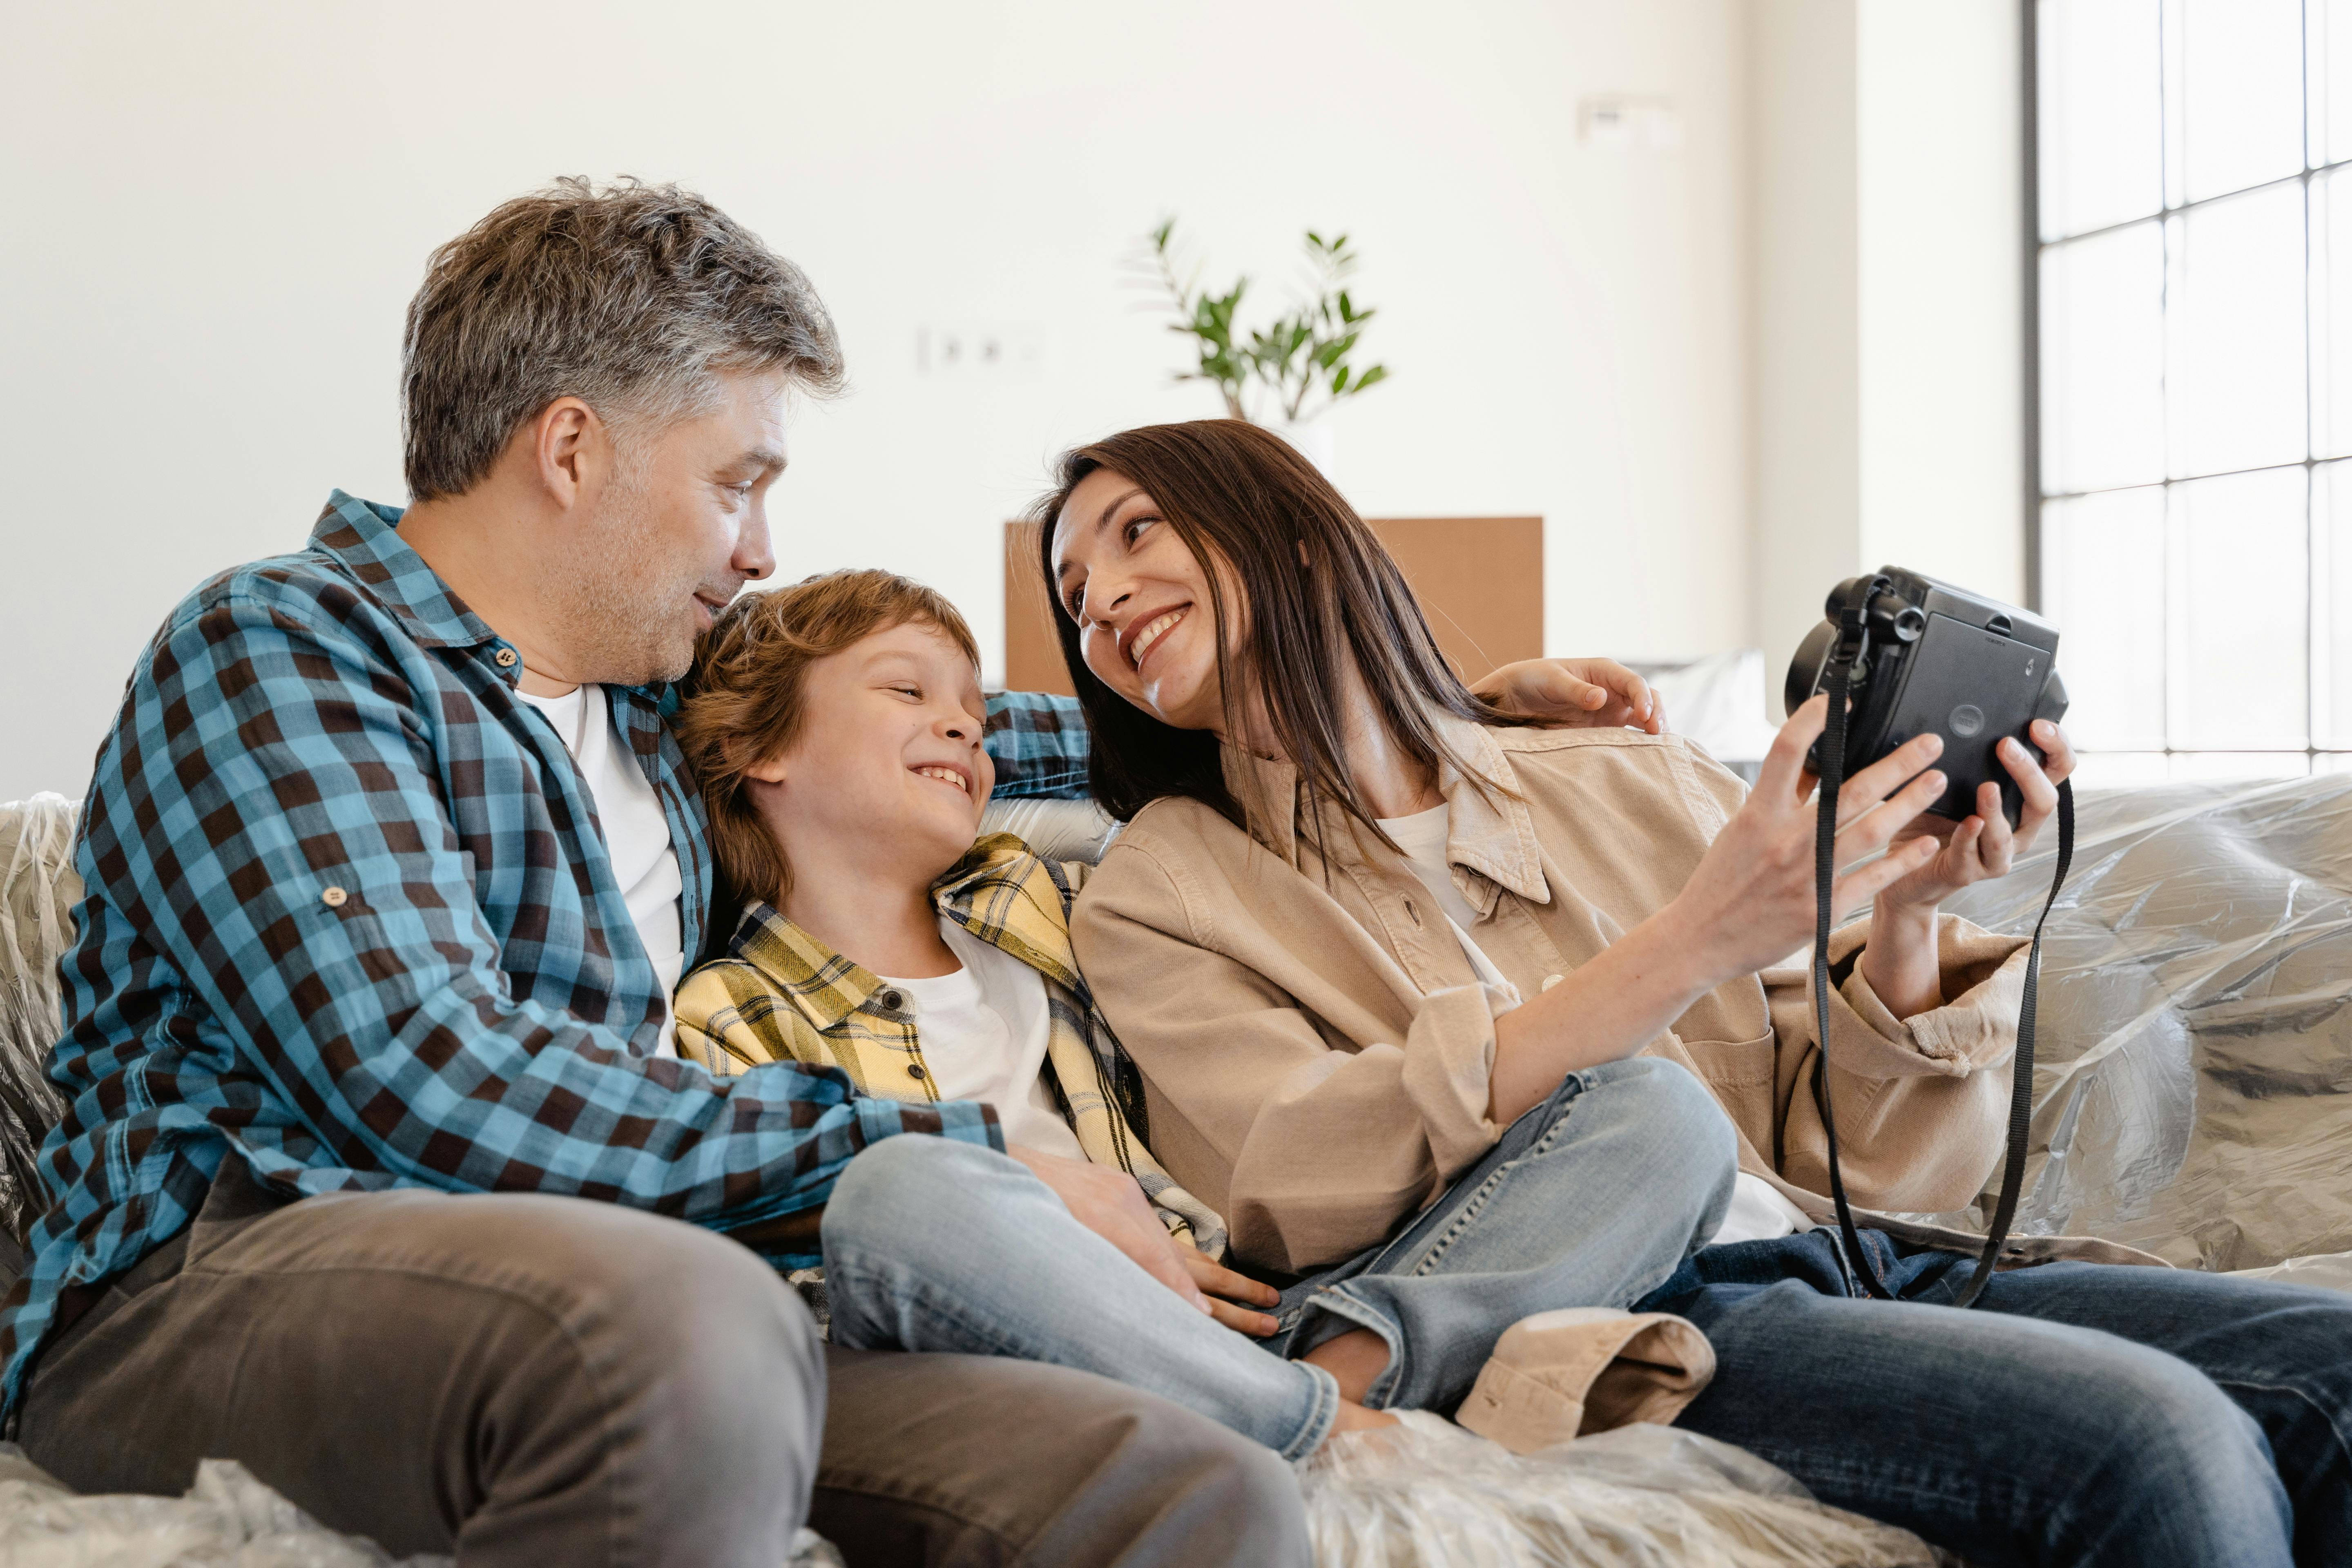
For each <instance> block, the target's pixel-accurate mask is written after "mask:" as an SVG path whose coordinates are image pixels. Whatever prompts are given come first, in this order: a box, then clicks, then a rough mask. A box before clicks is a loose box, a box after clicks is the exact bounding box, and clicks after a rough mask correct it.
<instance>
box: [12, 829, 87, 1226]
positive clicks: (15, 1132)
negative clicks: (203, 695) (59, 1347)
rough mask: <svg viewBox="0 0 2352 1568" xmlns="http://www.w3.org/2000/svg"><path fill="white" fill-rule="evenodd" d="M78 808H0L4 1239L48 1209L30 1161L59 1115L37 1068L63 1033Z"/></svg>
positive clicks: (77, 888)
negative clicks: (64, 959)
mask: <svg viewBox="0 0 2352 1568" xmlns="http://www.w3.org/2000/svg"><path fill="white" fill-rule="evenodd" d="M74 809H75V808H74V805H73V803H72V802H71V801H69V800H68V799H66V798H65V796H63V795H35V796H34V797H33V798H32V799H30V800H24V801H15V802H12V803H10V804H8V805H0V1230H5V1232H6V1235H7V1236H8V1237H10V1238H16V1237H23V1236H24V1235H25V1233H26V1231H28V1230H30V1229H31V1228H32V1226H33V1221H34V1220H35V1219H36V1218H37V1217H38V1216H39V1215H40V1213H41V1211H42V1210H43V1209H45V1208H47V1206H48V1205H47V1202H45V1201H42V1200H40V1199H37V1198H36V1197H35V1196H34V1194H37V1193H39V1192H40V1190H41V1184H40V1180H39V1178H38V1177H37V1175H36V1174H35V1173H34V1169H33V1155H34V1153H35V1152H36V1151H37V1150H38V1149H39V1148H40V1146H41V1139H42V1138H43V1136H44V1135H46V1134H47V1131H48V1130H49V1129H50V1128H51V1127H53V1126H55V1125H57V1121H58V1117H60V1116H62V1115H64V1114H65V1100H64V1099H63V1097H61V1096H60V1095H59V1094H58V1091H57V1089H56V1088H55V1086H53V1085H52V1084H51V1083H50V1082H49V1080H48V1079H47V1078H46V1077H45V1076H43V1073H42V1070H41V1068H42V1063H43V1062H45V1061H46V1060H47V1058H48V1054H49V1047H51V1046H53V1045H55V1044H56V1043H57V1039H58V1030H59V1028H60V1027H61V1026H60V1024H59V1022H58V954H59V953H61V952H64V951H65V949H66V942H67V941H68V938H70V937H71V935H72V934H73V906H74V904H75V903H76V902H78V901H79V900H80V898H81V879H80V878H79V877H77V876H75V875H74V870H73V833H74ZM12 1261H13V1259H12V1258H0V1263H5V1262H12Z"/></svg>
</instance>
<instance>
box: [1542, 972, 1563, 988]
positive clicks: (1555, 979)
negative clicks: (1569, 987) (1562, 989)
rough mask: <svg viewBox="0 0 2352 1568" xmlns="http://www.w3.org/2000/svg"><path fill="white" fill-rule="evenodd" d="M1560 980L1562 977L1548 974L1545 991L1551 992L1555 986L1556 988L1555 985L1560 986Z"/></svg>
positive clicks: (1545, 979) (1544, 984)
mask: <svg viewBox="0 0 2352 1568" xmlns="http://www.w3.org/2000/svg"><path fill="white" fill-rule="evenodd" d="M1560 979H1561V977H1560V976H1559V975H1557V974H1547V975H1545V976H1544V983H1543V988H1544V989H1545V990H1547V991H1549V990H1550V989H1551V988H1552V987H1553V986H1555V985H1557V984H1559V983H1560Z"/></svg>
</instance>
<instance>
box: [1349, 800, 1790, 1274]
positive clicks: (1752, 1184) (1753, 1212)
mask: <svg viewBox="0 0 2352 1568" xmlns="http://www.w3.org/2000/svg"><path fill="white" fill-rule="evenodd" d="M1379 821H1380V825H1381V832H1383V833H1385V834H1387V835H1388V836H1389V837H1390V838H1391V839H1392V840H1394V841H1395V843H1396V847H1398V848H1399V849H1402V850H1403V851H1404V858H1405V860H1406V862H1407V863H1408V864H1410V865H1411V866H1412V874H1413V875H1414V876H1416V877H1418V878H1420V879H1421V884H1422V886H1423V887H1425V888H1427V889H1429V896H1430V897H1431V898H1433V899H1435V900H1437V907H1438V908H1439V909H1440V910H1444V913H1445V919H1446V923H1448V924H1449V925H1451V926H1453V928H1454V938H1455V939H1456V940H1457V941H1459V942H1461V943H1462V952H1463V954H1464V956H1465V957H1467V958H1468V959H1469V960H1470V967H1471V968H1472V969H1473V970H1475V972H1476V973H1477V975H1478V978H1479V979H1481V980H1483V981H1485V982H1486V984H1489V985H1496V984H1500V985H1502V986H1504V987H1505V989H1508V988H1509V982H1507V981H1506V980H1504V979H1503V976H1502V973H1501V971H1499V970H1497V969H1496V967H1495V963H1494V961H1493V960H1491V959H1489V958H1488V957H1487V956H1486V954H1485V953H1484V952H1480V951H1479V948H1478V944H1477V943H1476V942H1473V941H1472V940H1471V939H1470V927H1472V926H1474V925H1475V924H1477V923H1478V911H1477V910H1475V909H1473V908H1472V907H1471V905H1470V901H1469V900H1467V899H1465V898H1464V897H1463V896H1462V890H1461V889H1459V888H1456V887H1455V886H1454V868H1453V865H1452V864H1451V862H1449V861H1448V860H1447V859H1446V858H1445V837H1446V834H1447V833H1448V832H1449V831H1450V830H1451V828H1452V826H1453V812H1452V808H1451V807H1448V806H1445V805H1436V806H1433V807H1432V808H1430V809H1429V810H1427V811H1420V812H1415V813H1414V814H1413V815H1412V816H1383V817H1381V818H1380V819H1379ZM1812 1227H1813V1222H1812V1221H1811V1220H1810V1219H1808V1218H1806V1217H1805V1211H1804V1210H1802V1209H1801V1208H1799V1207H1798V1206H1797V1205H1794V1204H1792V1203H1790V1201H1789V1200H1788V1199H1787V1198H1785V1197H1782V1196H1781V1195H1780V1192H1779V1190H1778V1189H1776V1188H1775V1187H1774V1186H1773V1185H1772V1184H1771V1183H1769V1182H1768V1181H1766V1180H1765V1179H1764V1178H1763V1177H1761V1176H1758V1175H1751V1174H1749V1173H1748V1172H1746V1171H1742V1172H1740V1173H1739V1175H1738V1180H1737V1181H1735V1182H1734V1183H1733V1184H1732V1188H1731V1207H1730V1209H1729V1210H1728V1211H1727V1213H1726V1214H1725V1215H1724V1219H1723V1224H1722V1226H1720V1227H1719V1228H1718V1229H1717V1231H1716V1233H1715V1235H1714V1236H1713V1237H1709V1238H1708V1242H1707V1245H1708V1246H1710V1247H1720V1246H1722V1245H1723V1244H1724V1243H1726V1242H1732V1241H1762V1240H1765V1239H1767V1238H1768V1237H1776V1236H1788V1235H1790V1234H1791V1233H1793V1232H1796V1231H1800V1230H1811V1229H1812Z"/></svg>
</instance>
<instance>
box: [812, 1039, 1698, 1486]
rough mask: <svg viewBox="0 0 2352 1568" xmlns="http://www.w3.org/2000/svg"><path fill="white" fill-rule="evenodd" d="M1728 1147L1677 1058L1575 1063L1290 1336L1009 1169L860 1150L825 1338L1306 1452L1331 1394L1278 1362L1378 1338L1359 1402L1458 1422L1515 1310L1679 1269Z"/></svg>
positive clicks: (1618, 1295)
mask: <svg viewBox="0 0 2352 1568" xmlns="http://www.w3.org/2000/svg"><path fill="white" fill-rule="evenodd" d="M1735 1158H1736V1155H1735V1143H1734V1140H1733V1137H1732V1132H1731V1124H1730V1122H1729V1121H1727V1120H1726V1119H1725V1117H1724V1114H1723V1112H1722V1110H1720V1108H1718V1107H1717V1105H1716V1103H1715V1100H1714V1099H1713V1098H1712V1097H1711V1096H1710V1095H1709V1094H1708V1093H1707V1091H1706V1089H1705V1088H1704V1087H1703V1086H1701V1085H1700V1083H1699V1082H1698V1080H1697V1079H1695V1078H1693V1077H1692V1076H1691V1075H1690V1074H1689V1073H1688V1072H1686V1071H1685V1070H1684V1069H1683V1068H1680V1067H1677V1066H1675V1064H1674V1063H1671V1062H1665V1061H1659V1060H1656V1059H1654V1058H1635V1059H1633V1060H1630V1061H1621V1062H1611V1063H1608V1064H1607V1065H1605V1066H1602V1067H1598V1068H1591V1069H1589V1070H1587V1071H1583V1072H1579V1073H1574V1074H1571V1075H1570V1077H1569V1078H1568V1079H1567V1081H1566V1082H1564V1083H1563V1084H1561V1086H1560V1088H1559V1090H1558V1091H1557V1092H1556V1093H1554V1094H1553V1096H1552V1097H1551V1099H1549V1100H1547V1101H1545V1102H1544V1103H1543V1104H1542V1105H1540V1106H1538V1107H1537V1108H1536V1109H1535V1110H1530V1111H1528V1113H1527V1114H1526V1115H1525V1116H1522V1117H1521V1118H1519V1120H1518V1121H1517V1122H1515V1123H1513V1124H1512V1125H1511V1126H1510V1127H1509V1128H1508V1129H1507V1130H1506V1131H1505V1133H1504V1135H1503V1137H1502V1138H1501V1139H1500V1140H1498V1141H1497V1142H1496V1145H1495V1147H1494V1148H1493V1149H1492V1150H1490V1151H1488V1152H1487V1153H1486V1156H1485V1157H1484V1158H1483V1159H1481V1160H1480V1161H1479V1162H1478V1163H1476V1164H1475V1165H1474V1166H1472V1167H1471V1168H1470V1170H1469V1171H1468V1172H1466V1173H1465V1174H1464V1175H1463V1176H1462V1177H1461V1178H1460V1179H1459V1180H1457V1181H1456V1182H1455V1183H1454V1185H1453V1186H1452V1187H1450V1188H1448V1189H1447V1190H1446V1192H1445V1193H1444V1194H1443V1195H1441V1196H1440V1197H1439V1198H1438V1200H1437V1201H1436V1202H1435V1203H1434V1204H1433V1205H1430V1207H1429V1208H1427V1209H1426V1210H1424V1211H1423V1213H1422V1214H1421V1215H1419V1216H1418V1217H1417V1218H1415V1219H1414V1220H1413V1221H1412V1223H1411V1224H1410V1225H1408V1226H1406V1227H1405V1229H1404V1230H1403V1232H1402V1234H1400V1235H1399V1236H1398V1237H1396V1238H1395V1239H1393V1240H1391V1241H1389V1242H1386V1243H1383V1244H1382V1245H1381V1246H1380V1247H1373V1248H1371V1249H1370V1250H1368V1251H1366V1252H1365V1253H1363V1254H1362V1255H1360V1256H1359V1257H1357V1258H1351V1259H1349V1260H1348V1261H1347V1262H1345V1263H1343V1264H1340V1265H1339V1266H1338V1267H1336V1268H1330V1269H1328V1270H1326V1271H1324V1272H1322V1273H1319V1274H1317V1275H1314V1276H1311V1277H1309V1278H1307V1279H1302V1280H1299V1281H1297V1283H1295V1284H1293V1285H1292V1286H1291V1288H1290V1289H1287V1290H1286V1291H1285V1292H1284V1294H1283V1300H1282V1305H1281V1307H1280V1308H1279V1309H1278V1310H1277V1313H1276V1316H1277V1317H1278V1319H1279V1321H1281V1323H1282V1330H1281V1331H1280V1332H1279V1333H1277V1334H1276V1337H1275V1338H1274V1339H1272V1340H1270V1341H1252V1340H1250V1339H1248V1338H1246V1337H1245V1336H1244V1335H1242V1334H1239V1333H1236V1332H1234V1331H1232V1330H1230V1329H1227V1328H1224V1327H1223V1326H1221V1325H1220V1324H1218V1323H1216V1322H1215V1321H1213V1320H1211V1319H1209V1318H1207V1317H1205V1316H1202V1314H1201V1313H1199V1312H1198V1311H1196V1310H1193V1309H1192V1308H1191V1307H1190V1306H1187V1305H1186V1304H1185V1303H1184V1301H1183V1300H1182V1299H1181V1298H1180V1297H1179V1296H1177V1295H1176V1294H1175V1293H1174V1292H1173V1291H1171V1290H1170V1289H1167V1288H1166V1287H1165V1286H1163V1285H1161V1284H1160V1283H1159V1282H1158V1281H1157V1280H1155V1279H1152V1278H1151V1277H1150V1276H1149V1275H1147V1274H1146V1273H1144V1271H1143V1270H1142V1269H1141V1268H1138V1267H1136V1265H1135V1264H1133V1263H1132V1262H1130V1261H1129V1259H1128V1258H1126V1257H1124V1256H1123V1255H1122V1254H1120V1253H1119V1252H1118V1249H1117V1248H1115V1247H1112V1246H1111V1245H1110V1244H1109V1243H1108V1242H1107V1241H1105V1240H1103V1239H1102V1238H1101V1237H1097V1236H1096V1235H1095V1234H1094V1233H1093V1232H1091V1231H1089V1230H1087V1229H1086V1228H1085V1227H1084V1226H1080V1225H1079V1224H1078V1223H1077V1221H1076V1220H1075V1219H1073V1218H1072V1217H1071V1216H1070V1214H1069V1211H1068V1210H1067V1209H1066V1208H1064V1207H1063V1206H1062V1203H1061V1200H1060V1199H1058V1198H1056V1197H1055V1195H1054V1194H1053V1193H1052V1192H1051V1191H1050V1190H1049V1189H1047V1187H1046V1186H1045V1184H1044V1183H1042V1182H1040V1181H1038V1180H1037V1179H1036V1178H1035V1177H1034V1175H1032V1174H1031V1173H1029V1171H1028V1169H1027V1168H1026V1167H1025V1166H1024V1165H1022V1164H1021V1163H1019V1162H1017V1161H1014V1160H1012V1159H1008V1158H1006V1157H1005V1156H1003V1155H1002V1154H997V1153H994V1152H992V1151H989V1150H986V1149H980V1148H975V1147H973V1146H972V1145H971V1144H967V1143H961V1142H950V1140H947V1139H943V1138H920V1137H898V1138H891V1139H887V1140H886V1141H884V1142H881V1143H878V1144H876V1145H875V1146H874V1147H873V1148H871V1149H868V1150H866V1152H864V1153H862V1154H860V1155H858V1157H857V1158H856V1159H855V1160H853V1161H851V1162H850V1164H849V1167H848V1169H847V1170H845V1172H844V1173H842V1176H841V1179H840V1181H839V1182H838V1183H836V1184H835V1187H834V1191H833V1196H832V1199H831V1201H830V1202H829V1203H828V1205H827V1206H826V1208H825V1214H824V1261H825V1279H826V1283H827V1287H828V1289H829V1292H830V1294H831V1297H832V1302H833V1334H834V1340H835V1342H836V1343H838V1344H842V1345H845V1346H849V1347H852V1348H856V1349H897V1350H909V1351H950V1352H967V1353H980V1354H989V1355H1008V1356H1020V1357H1024V1358H1025V1359H1028V1360H1032V1361H1045V1362H1053V1363H1057V1364H1059V1365H1063V1366H1074V1367H1078V1368H1080V1369H1082V1370H1085V1371H1088V1372H1095V1373H1101V1374H1102V1375H1104V1376H1106V1377H1110V1378H1116V1379H1118V1381H1120V1382H1122V1383H1126V1384H1130V1385H1132V1386H1135V1387H1139V1388H1142V1389H1145V1390H1147V1391H1149V1392H1150V1393H1153V1394H1160V1395H1162V1396H1164V1397H1166V1398H1169V1399H1172V1400H1174V1401H1175V1402H1177V1403H1178V1404H1180V1405H1188V1406H1190V1407H1191V1408H1192V1409H1194V1410H1197V1411H1199V1412H1201V1413H1202V1414H1203V1415H1208V1416H1210V1417H1211V1418H1213V1419H1214V1420H1217V1421H1221V1422H1223V1424H1224V1425H1226V1426H1230V1427H1232V1428H1233V1429H1234V1430H1235V1431H1237V1432H1241V1433H1243V1434H1244V1435H1245V1436H1251V1437H1254V1438H1255V1439H1257V1440H1258V1441H1259V1442H1261V1443H1264V1444H1265V1445H1266V1446H1267V1447H1270V1448H1273V1449H1275V1450H1276V1452H1278V1453H1281V1454H1282V1455H1284V1456H1285V1457H1286V1458H1299V1457H1301V1456H1304V1455H1306V1454H1308V1453H1312V1452H1313V1451H1314V1450H1315V1448H1316V1447H1318V1446H1319V1445H1320V1444H1321V1443H1322V1441H1323V1439H1324V1437H1325V1436H1326V1435H1327V1434H1328V1432H1329V1430H1330V1426H1331V1421H1332V1417H1333V1415H1334V1414H1335V1413H1336V1412H1337V1409H1338V1405H1339V1388H1338V1385H1337V1384H1335V1383H1334V1382H1333V1381H1332V1379H1331V1377H1330V1374H1329V1373H1326V1372H1324V1371H1323V1370H1322V1369H1321V1368H1319V1367H1315V1366H1310V1365H1308V1364H1307V1363H1304V1362H1299V1361H1295V1360H1292V1359H1290V1358H1291V1357H1293V1356H1296V1355H1300V1354H1304V1353H1305V1352H1307V1351H1308V1350H1310V1349H1312V1348H1313V1347H1314V1346H1315V1345H1316V1344H1318V1343H1320V1342H1322V1341H1323V1340H1325V1339H1328V1338H1330V1337H1331V1336H1332V1335H1334V1334H1337V1333H1339V1332H1343V1331H1346V1330H1348V1329H1349V1328H1352V1327H1358V1326H1361V1327H1364V1328H1369V1329H1371V1330H1373V1331H1376V1332H1378V1333H1379V1334H1380V1335H1381V1338H1382V1339H1384V1340H1386V1341H1387V1342H1388V1344H1389V1347H1390V1362H1389V1366H1388V1369H1387V1370H1386V1371H1385V1372H1384V1373H1382V1374H1381V1378H1380V1379H1379V1381H1378V1382H1377V1383H1375V1384H1374V1385H1373V1387H1372V1389H1371V1391H1370V1395H1369V1396H1368V1400H1367V1403H1369V1404H1371V1405H1375V1406H1381V1405H1398V1406H1400V1407H1403V1408H1411V1409H1433V1410H1439V1411H1447V1412H1450V1411H1451V1410H1453V1408H1454V1406H1455V1405H1458V1404H1460V1403H1461V1401H1462V1399H1463V1397H1464V1396H1465V1394H1468V1392H1469V1389H1470V1385H1471V1384H1472V1383H1473V1382H1475V1380H1476V1378H1477V1375H1478V1369H1479V1368H1480V1367H1481V1366H1482V1365H1484V1364H1485V1363H1486V1357H1487V1355H1488V1353H1489V1352H1492V1350H1493V1349H1494V1345H1495V1341H1496V1339H1497V1338H1498V1337H1500V1336H1501V1334H1502V1332H1503V1331H1504V1330H1506V1329H1507V1328H1509V1327H1510V1326H1511V1325H1512V1324H1513V1323H1515V1322H1517V1321H1518V1320H1519V1319H1521V1318H1524V1317H1527V1316H1528V1315H1530V1314H1532V1313H1535V1312H1541V1311H1548V1310H1552V1309H1554V1308H1559V1307H1595V1306H1606V1307H1622V1306H1625V1305H1627V1304H1628V1303H1630V1302H1632V1301H1633V1300H1634V1299H1635V1298H1637V1297H1639V1296H1641V1295H1642V1294H1643V1293H1644V1292H1645V1291H1648V1290H1650V1289H1653V1288H1654V1287H1655V1286H1657V1285H1658V1284H1659V1283H1660V1282H1661V1281H1662V1280H1664V1279H1667V1278H1668V1277H1669V1276H1670V1275H1673V1274H1674V1273H1675V1270H1676V1269H1677V1268H1679V1267H1680V1266H1681V1265H1682V1264H1683V1262H1684V1261H1685V1258H1688V1257H1689V1255H1690V1253H1691V1252H1692V1250H1693V1249H1694V1248H1696V1247H1698V1246H1699V1245H1700V1244H1701V1243H1702V1242H1703V1241H1704V1240H1705V1239H1706V1237H1709V1236H1712V1235H1713V1234H1714V1233H1715V1229H1716V1227H1717V1225H1718V1224H1720V1223H1721V1220H1722V1217H1723V1213H1724V1210H1725V1207H1726V1206H1727V1205H1728V1203H1729V1201H1730V1194H1731V1181H1732V1175H1733V1172H1734V1168H1735ZM1269 1351H1271V1352H1275V1353H1273V1354H1268V1353H1267V1352H1269Z"/></svg>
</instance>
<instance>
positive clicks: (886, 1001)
mask: <svg viewBox="0 0 2352 1568" xmlns="http://www.w3.org/2000/svg"><path fill="white" fill-rule="evenodd" d="M875 1000H877V1001H878V1002H880V1003H881V1004H882V1005H884V1006H885V1007H887V1008H889V1009H890V1011H892V1012H893V1013H895V1012H897V1011H898V1005H899V1004H900V1003H902V1002H904V1001H906V998H905V997H904V996H901V995H899V994H898V993H897V992H896V991H885V992H884V993H882V994H881V995H880V996H877V997H876V998H875ZM915 1076H916V1077H917V1078H920V1077H922V1076H923V1075H922V1074H921V1073H917V1074H916V1075H915Z"/></svg>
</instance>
